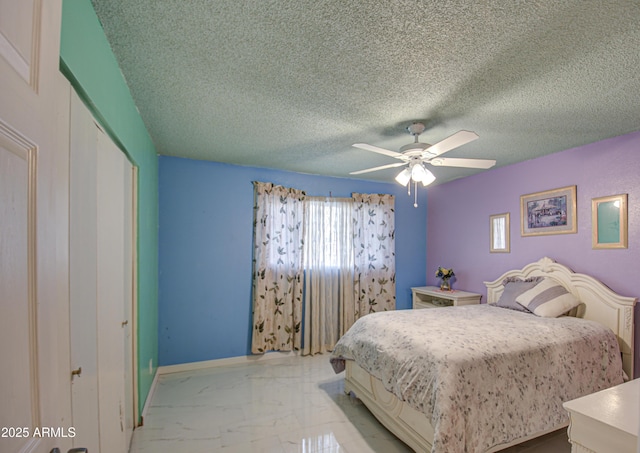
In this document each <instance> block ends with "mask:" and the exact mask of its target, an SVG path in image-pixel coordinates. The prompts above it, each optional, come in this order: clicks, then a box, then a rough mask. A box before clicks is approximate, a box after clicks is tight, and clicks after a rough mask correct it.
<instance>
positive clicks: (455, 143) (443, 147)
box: [422, 131, 478, 158]
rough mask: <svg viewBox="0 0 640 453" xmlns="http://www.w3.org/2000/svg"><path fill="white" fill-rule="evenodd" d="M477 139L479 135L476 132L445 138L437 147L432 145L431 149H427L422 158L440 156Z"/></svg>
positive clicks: (462, 132) (456, 134)
mask: <svg viewBox="0 0 640 453" xmlns="http://www.w3.org/2000/svg"><path fill="white" fill-rule="evenodd" d="M477 138H478V134H476V133H475V132H471V131H458V132H456V133H455V134H453V135H450V136H449V137H447V138H445V139H444V140H441V141H439V142H438V143H436V144H435V145H431V146H430V147H429V148H427V149H425V150H424V152H423V153H422V157H426V158H429V157H436V156H439V155H440V154H443V153H446V152H447V151H451V150H452V149H454V148H457V147H459V146H462V145H465V144H467V143H469V142H472V141H474V140H476V139H477Z"/></svg>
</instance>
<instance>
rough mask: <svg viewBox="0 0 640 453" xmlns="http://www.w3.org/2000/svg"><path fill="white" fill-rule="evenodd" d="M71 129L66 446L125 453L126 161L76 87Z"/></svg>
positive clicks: (128, 355) (129, 249)
mask: <svg viewBox="0 0 640 453" xmlns="http://www.w3.org/2000/svg"><path fill="white" fill-rule="evenodd" d="M70 129H71V140H70V148H71V155H70V157H71V159H70V160H71V168H70V181H71V182H70V194H71V195H70V219H71V220H70V239H69V241H70V323H71V364H72V369H73V372H72V373H73V377H72V383H71V386H72V387H71V397H72V417H73V424H74V427H75V429H76V436H75V437H74V439H73V445H74V447H84V448H88V450H89V452H91V453H94V452H96V453H97V452H103V453H107V452H109V453H111V452H114V453H119V452H126V451H128V449H129V443H130V440H131V435H132V431H133V424H134V402H133V394H134V392H133V375H132V369H133V366H132V359H133V357H134V355H133V354H132V328H133V313H132V310H133V302H132V301H133V278H132V276H133V256H134V254H133V244H134V237H133V233H134V232H133V195H134V193H135V191H134V190H133V189H134V188H133V167H132V165H131V163H130V162H129V160H128V159H127V157H126V156H125V154H124V153H123V152H122V151H121V150H120V149H119V148H118V147H117V146H116V145H115V144H114V143H113V141H112V140H111V139H110V138H109V137H108V136H107V135H106V134H105V133H104V131H103V130H102V129H100V128H99V127H98V126H97V125H96V124H95V122H94V120H93V117H92V115H91V114H90V113H89V111H88V110H87V109H86V107H85V106H84V105H83V103H82V101H81V100H80V99H79V98H78V96H77V95H76V94H75V93H72V95H71V128H70Z"/></svg>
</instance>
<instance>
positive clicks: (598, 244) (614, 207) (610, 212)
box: [591, 193, 628, 249]
mask: <svg viewBox="0 0 640 453" xmlns="http://www.w3.org/2000/svg"><path fill="white" fill-rule="evenodd" d="M591 225H592V226H591V231H592V245H593V248H594V249H626V248H627V247H628V242H627V226H628V225H627V194H626V193H625V194H623V195H612V196H609V197H600V198H594V199H592V200H591Z"/></svg>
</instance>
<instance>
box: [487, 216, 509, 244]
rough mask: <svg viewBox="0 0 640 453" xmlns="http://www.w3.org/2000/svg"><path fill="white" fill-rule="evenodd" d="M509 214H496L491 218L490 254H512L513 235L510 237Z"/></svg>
mask: <svg viewBox="0 0 640 453" xmlns="http://www.w3.org/2000/svg"><path fill="white" fill-rule="evenodd" d="M510 230H511V227H510V222H509V213H508V212H505V213H504V214H494V215H492V216H489V231H490V237H489V240H490V242H489V244H490V246H489V252H491V253H510V252H511V235H510V233H509V232H510Z"/></svg>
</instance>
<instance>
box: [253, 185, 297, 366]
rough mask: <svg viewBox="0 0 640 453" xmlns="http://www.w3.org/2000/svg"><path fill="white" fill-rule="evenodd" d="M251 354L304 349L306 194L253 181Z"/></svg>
mask: <svg viewBox="0 0 640 453" xmlns="http://www.w3.org/2000/svg"><path fill="white" fill-rule="evenodd" d="M254 189H255V206H254V210H255V218H254V244H253V245H254V252H253V253H254V255H253V256H254V269H253V335H252V341H251V352H252V353H254V354H262V353H264V352H267V351H295V350H299V349H300V344H301V322H302V279H303V266H302V265H303V252H304V248H303V240H304V223H303V214H304V205H303V200H304V198H305V194H304V192H302V191H300V190H297V189H290V188H285V187H282V186H277V185H274V184H272V183H262V182H254Z"/></svg>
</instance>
